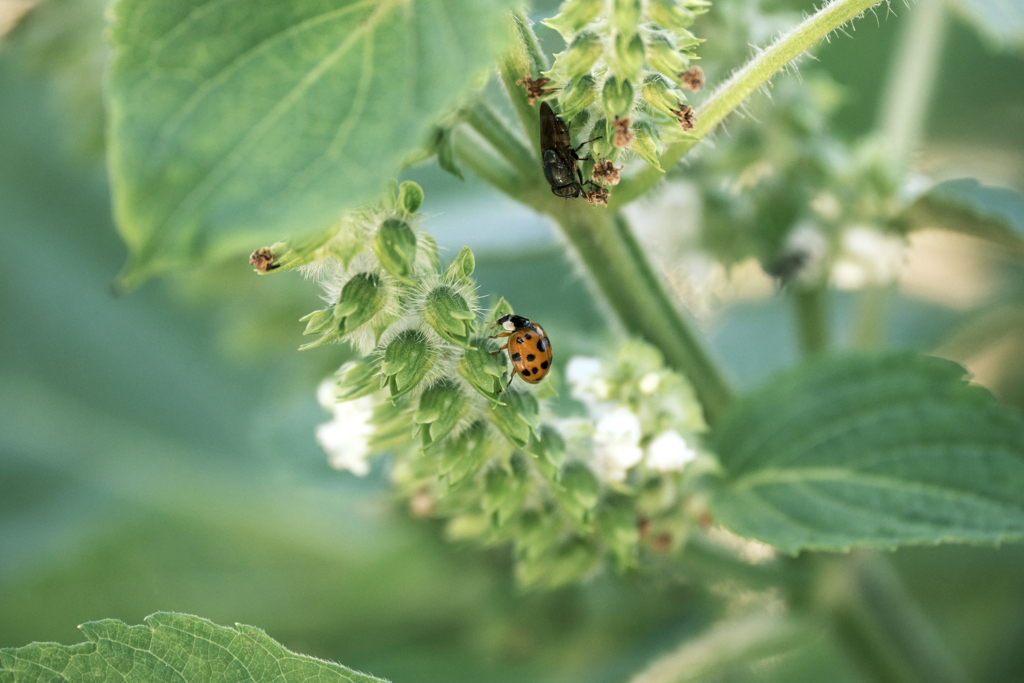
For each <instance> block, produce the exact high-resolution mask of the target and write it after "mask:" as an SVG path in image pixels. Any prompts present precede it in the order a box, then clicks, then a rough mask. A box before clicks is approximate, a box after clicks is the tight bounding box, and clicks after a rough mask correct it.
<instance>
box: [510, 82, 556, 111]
mask: <svg viewBox="0 0 1024 683" xmlns="http://www.w3.org/2000/svg"><path fill="white" fill-rule="evenodd" d="M550 82H551V79H550V78H538V79H537V80H533V79H532V78H530V77H529V76H523V77H522V78H520V79H519V80H518V81H516V85H521V86H523V88H525V89H526V99H527V100H528V101H529V103H530V105H531V106H532V105H533V103H534V102H536V101H537V100H538V99H540V98H541V97H544V96H545V95H547V94H549V93H553V92H555V90H557V88H545V87H544V86H545V85H547V84H548V83H550Z"/></svg>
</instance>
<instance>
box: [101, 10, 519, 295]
mask: <svg viewBox="0 0 1024 683" xmlns="http://www.w3.org/2000/svg"><path fill="white" fill-rule="evenodd" d="M507 5H508V3H507V2H506V0H447V1H445V2H438V1H437V0H403V1H401V2H400V1H399V0H381V1H380V2H373V1H371V0H322V1H321V2H302V3H294V2H279V1H278V0H251V1H250V2H244V3H231V2H209V1H208V0H185V1H182V0H118V1H117V2H116V3H115V4H114V6H113V8H112V14H111V16H112V18H113V24H112V26H111V30H110V34H109V35H110V40H111V43H112V45H113V48H114V54H113V59H112V61H111V64H110V68H109V73H108V76H109V77H108V82H107V84H108V100H109V112H110V128H109V132H110V142H111V149H110V159H109V160H110V170H111V180H112V183H113V190H114V204H115V214H116V217H117V221H118V225H119V228H120V230H121V234H122V236H123V238H124V240H125V241H126V242H127V243H128V247H129V251H130V257H129V261H128V264H127V265H126V267H125V270H124V272H123V273H122V275H121V285H122V287H130V286H132V285H135V284H137V283H139V282H140V281H142V280H144V279H145V278H147V277H149V276H152V275H154V274H158V273H160V272H164V271H168V270H171V269H175V268H180V267H183V266H188V265H190V264H194V263H197V262H200V261H202V260H203V259H206V258H211V257H216V256H218V255H223V254H227V253H234V252H236V251H242V252H244V251H246V250H247V249H248V250H251V248H252V245H253V244H258V243H267V242H270V241H273V239H275V238H280V237H282V236H286V235H293V234H294V233H300V232H306V231H311V230H317V229H323V228H325V227H326V226H327V225H329V224H330V223H332V222H333V221H335V220H337V217H338V214H339V213H340V212H341V211H342V210H343V209H345V208H347V207H349V206H353V205H355V204H358V203H360V202H362V201H364V200H366V199H369V198H370V197H372V196H373V195H374V194H376V193H377V192H379V191H380V190H381V189H383V187H384V184H385V181H386V179H387V178H388V177H393V176H395V175H397V174H398V172H399V170H400V167H401V163H402V158H403V156H404V155H405V154H406V153H407V152H408V151H409V149H411V148H413V147H415V146H416V145H417V144H418V143H419V142H420V141H421V140H422V139H423V138H424V136H425V134H426V133H427V131H428V130H429V129H430V128H431V126H432V125H433V123H432V120H433V119H434V118H435V117H436V116H437V115H438V114H439V113H441V112H442V111H444V110H446V109H449V108H450V107H451V106H452V105H453V104H454V103H455V101H456V99H457V97H458V95H459V93H460V91H462V90H463V89H465V88H466V87H469V86H470V85H472V84H473V83H475V82H476V81H477V80H478V75H479V71H480V70H482V69H484V68H486V66H487V65H488V64H489V63H490V62H491V61H492V60H493V59H494V56H495V55H496V54H497V53H498V52H499V51H500V50H501V49H502V48H503V47H504V44H505V40H506V37H505V32H504V31H502V24H503V21H502V20H503V12H502V10H504V9H505V8H506V7H507Z"/></svg>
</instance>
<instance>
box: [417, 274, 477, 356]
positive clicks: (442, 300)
mask: <svg viewBox="0 0 1024 683" xmlns="http://www.w3.org/2000/svg"><path fill="white" fill-rule="evenodd" d="M475 318H476V314H475V313H474V312H473V311H471V310H470V308H469V304H468V303H466V299H465V298H464V297H463V296H462V295H461V294H459V293H458V292H456V291H455V289H454V288H453V287H451V286H449V285H441V286H440V287H435V288H434V289H432V290H431V291H430V294H428V295H427V305H426V308H424V309H423V319H424V320H426V321H427V323H428V324H429V325H430V326H431V327H433V328H434V330H435V331H436V332H437V333H438V334H439V335H440V336H441V338H442V339H446V340H448V341H451V342H454V343H455V344H458V345H459V346H462V347H464V348H468V347H469V335H470V334H472V332H473V320H474V319H475Z"/></svg>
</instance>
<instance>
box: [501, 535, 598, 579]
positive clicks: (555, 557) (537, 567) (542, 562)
mask: <svg viewBox="0 0 1024 683" xmlns="http://www.w3.org/2000/svg"><path fill="white" fill-rule="evenodd" d="M601 560H602V558H601V552H600V548H598V546H597V544H596V543H594V542H593V541H589V540H587V539H585V538H582V537H580V536H574V537H573V538H571V539H569V540H567V541H565V542H564V543H562V544H561V545H559V546H558V548H556V549H555V550H554V551H553V552H552V553H550V554H545V555H544V556H543V557H541V558H538V559H537V560H536V561H534V562H520V563H519V564H518V565H517V566H516V578H517V579H519V582H520V583H521V584H523V585H524V586H542V587H544V588H558V587H559V586H564V585H566V584H570V583H573V582H575V581H579V580H580V579H582V578H583V577H584V576H586V575H587V574H589V573H591V572H592V571H594V570H596V569H597V568H598V567H599V566H601Z"/></svg>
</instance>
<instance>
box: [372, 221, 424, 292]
mask: <svg viewBox="0 0 1024 683" xmlns="http://www.w3.org/2000/svg"><path fill="white" fill-rule="evenodd" d="M373 253H374V254H376V255H377V259H378V260H379V261H380V264H381V265H382V266H383V267H384V269H385V270H387V271H388V272H389V273H391V274H392V275H394V276H395V277H396V278H398V279H399V280H401V281H402V282H406V283H411V280H410V277H411V276H412V273H413V270H414V267H415V261H416V233H414V232H413V230H412V227H410V225H409V224H408V223H406V222H405V221H403V220H400V219H397V218H389V219H387V220H386V221H384V223H383V224H382V225H381V226H380V229H379V230H378V231H377V235H376V237H374V238H373Z"/></svg>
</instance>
